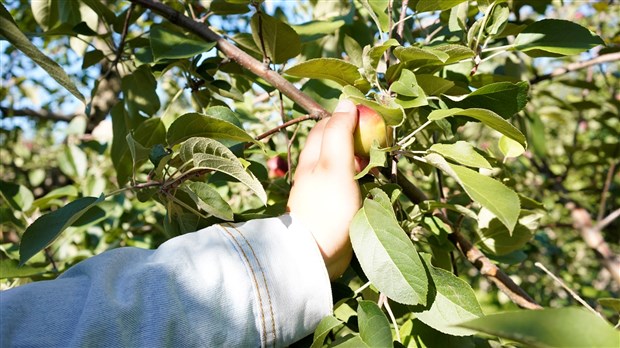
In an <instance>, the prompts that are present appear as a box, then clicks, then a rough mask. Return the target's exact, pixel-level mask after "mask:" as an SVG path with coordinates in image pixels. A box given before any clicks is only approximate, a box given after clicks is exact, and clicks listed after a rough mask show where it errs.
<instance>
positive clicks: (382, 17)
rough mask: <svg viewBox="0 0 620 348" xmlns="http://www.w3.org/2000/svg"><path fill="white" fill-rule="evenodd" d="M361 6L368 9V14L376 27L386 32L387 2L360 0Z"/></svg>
mask: <svg viewBox="0 0 620 348" xmlns="http://www.w3.org/2000/svg"><path fill="white" fill-rule="evenodd" d="M360 2H361V3H362V6H364V8H365V9H366V10H367V11H368V14H369V15H370V17H371V18H372V20H373V21H374V22H375V24H376V25H377V27H378V28H379V29H380V30H381V31H383V32H387V31H388V30H389V25H390V23H389V17H388V16H387V14H386V13H385V10H386V9H387V6H388V2H389V1H387V0H372V1H369V0H360Z"/></svg>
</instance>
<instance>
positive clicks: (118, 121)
mask: <svg viewBox="0 0 620 348" xmlns="http://www.w3.org/2000/svg"><path fill="white" fill-rule="evenodd" d="M110 114H111V115H112V126H113V134H114V138H113V140H112V149H111V157H112V163H113V164H114V168H115V169H116V177H117V181H118V185H119V186H122V185H124V184H125V183H126V182H127V180H129V178H130V177H131V175H132V173H133V169H134V166H135V167H136V168H137V167H138V166H139V165H140V164H142V163H143V162H144V161H145V160H146V159H148V156H149V154H150V149H151V147H153V146H155V145H157V144H163V143H164V142H165V141H166V136H165V133H166V128H165V126H164V124H163V122H162V121H161V119H160V118H156V117H153V118H150V119H148V120H146V121H144V122H142V123H140V124H139V125H138V126H137V127H136V128H135V130H134V131H133V133H130V130H131V129H130V128H129V126H128V123H130V117H129V115H127V113H126V112H125V110H124V108H123V105H122V103H118V104H117V105H115V106H114V107H113V108H112V111H111V112H110ZM128 136H130V140H129V141H130V142H128V139H127V137H128ZM130 146H131V147H130ZM138 149H139V150H140V151H139V152H140V154H139V155H138V153H137V151H136V150H138ZM132 151H134V154H133V155H132ZM134 159H135V160H136V161H134Z"/></svg>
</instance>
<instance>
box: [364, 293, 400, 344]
mask: <svg viewBox="0 0 620 348" xmlns="http://www.w3.org/2000/svg"><path fill="white" fill-rule="evenodd" d="M357 321H358V325H359V329H360V338H361V339H362V341H364V343H366V345H368V346H369V347H377V348H379V347H388V348H391V347H392V331H391V329H390V323H389V322H388V319H387V317H386V316H385V314H383V311H381V308H379V306H377V304H376V303H374V302H372V301H360V302H359V303H358V306H357Z"/></svg>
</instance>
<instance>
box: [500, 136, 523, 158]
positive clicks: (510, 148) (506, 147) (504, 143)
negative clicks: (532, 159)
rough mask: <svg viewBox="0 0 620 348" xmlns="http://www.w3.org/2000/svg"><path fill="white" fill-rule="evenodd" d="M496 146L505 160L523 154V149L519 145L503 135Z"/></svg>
mask: <svg viewBox="0 0 620 348" xmlns="http://www.w3.org/2000/svg"><path fill="white" fill-rule="evenodd" d="M497 145H498V147H499V150H500V151H501V152H502V153H503V154H504V156H505V157H506V158H512V157H519V156H521V155H522V154H523V153H524V152H525V148H524V147H523V146H521V144H519V143H518V142H516V141H514V140H512V139H510V138H508V137H507V136H505V135H502V137H501V138H499V142H498V144H497Z"/></svg>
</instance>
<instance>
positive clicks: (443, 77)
mask: <svg viewBox="0 0 620 348" xmlns="http://www.w3.org/2000/svg"><path fill="white" fill-rule="evenodd" d="M619 28H620V4H618V2H617V1H614V0H601V1H568V0H565V1H559V0H495V1H492V0H478V1H474V0H471V1H466V0H442V1H438V0H409V1H406V0H404V1H394V0H382V1H368V0H361V1H358V0H355V1H344V0H343V1H338V0H331V1H293V0H291V1H265V2H263V1H247V0H213V1H189V0H187V1H183V0H178V1H172V0H166V1H162V2H159V1H155V0H130V1H98V0H70V1H69V0H64V1H63V0H46V1H38V0H32V1H19V0H17V1H16V0H7V1H3V2H2V6H0V54H1V56H0V60H1V67H0V68H1V71H0V73H1V75H2V84H1V86H0V110H1V115H2V118H1V119H0V144H1V145H2V146H1V149H0V169H1V172H0V179H1V181H0V195H1V198H2V205H1V207H0V222H1V225H0V226H1V227H0V228H1V231H2V243H1V245H0V262H1V263H0V271H1V272H0V276H1V278H2V279H1V287H2V289H7V288H11V287H15V286H19V285H21V284H25V283H28V282H32V281H40V280H46V279H53V278H55V277H57V276H58V275H59V274H61V273H62V272H63V271H65V270H66V269H67V268H68V267H70V266H71V265H74V264H76V263H78V262H80V261H81V260H84V259H86V258H88V257H92V256H94V255H96V254H99V253H101V252H103V251H105V250H108V249H111V248H116V247H122V246H136V247H143V248H155V247H157V246H158V245H159V244H161V243H162V242H164V241H166V240H167V239H169V238H172V237H174V236H177V235H180V234H183V233H186V232H190V231H195V230H197V229H199V228H202V227H205V226H208V225H211V224H214V223H218V222H221V221H244V220H248V219H253V218H259V217H266V216H276V215H279V214H282V213H283V212H284V210H285V203H286V199H287V194H288V191H289V189H290V184H291V182H290V181H291V176H290V175H288V174H285V173H286V170H287V168H291V171H294V169H295V164H296V160H297V157H298V154H299V151H300V148H301V146H302V145H303V143H304V139H305V136H306V135H307V133H308V131H309V129H311V127H312V125H313V124H314V123H315V120H317V119H320V118H322V117H325V116H326V115H329V112H330V111H332V110H333V108H334V107H335V105H336V103H337V101H338V99H339V98H349V99H351V100H353V101H354V102H356V103H358V104H364V105H366V106H368V107H370V108H372V109H375V110H376V111H378V112H379V113H380V114H381V115H382V116H383V117H384V120H385V122H386V123H387V124H389V125H390V126H392V132H393V134H392V139H393V141H392V142H391V143H390V144H388V146H387V147H383V148H379V147H378V146H376V145H375V146H374V147H373V149H372V150H371V154H370V165H369V166H368V168H366V169H365V170H363V171H362V172H361V173H360V174H359V175H358V176H359V182H360V185H361V186H362V191H363V195H364V197H365V199H364V204H363V207H362V209H361V210H360V211H359V212H358V214H357V215H356V217H355V219H354V221H353V224H352V226H351V231H350V233H351V239H352V243H353V247H354V251H355V259H354V261H353V263H352V265H351V267H350V269H349V270H348V271H347V272H346V273H345V275H344V276H343V277H342V278H341V279H339V280H338V281H337V282H335V283H334V284H333V292H334V302H335V313H334V316H330V317H327V318H325V319H324V320H323V321H322V322H321V324H320V325H319V327H318V328H317V331H316V332H315V334H314V335H313V336H309V337H307V338H306V339H304V340H302V341H300V342H298V343H297V344H296V345H298V346H310V345H312V346H313V347H320V346H323V345H328V346H336V345H339V346H355V347H360V346H370V347H382V346H397V347H401V346H406V347H474V346H480V347H500V346H540V347H549V346H552V347H556V346H588V347H595V346H596V347H608V346H611V347H617V346H618V344H619V343H620V335H619V334H618V331H617V330H614V326H616V329H617V327H618V322H619V314H618V313H619V311H620V300H619V299H618V295H619V293H620V259H619V258H618V254H619V251H620V245H619V240H620V219H619V218H618V217H619V216H620V180H619V175H618V169H619V168H618V167H619V162H620V142H619V139H620V117H619V112H620V91H619V87H620V72H619V71H618V65H619V64H618V62H619V61H620V30H619ZM274 157H280V158H282V160H279V161H277V160H274V159H273V158H274ZM270 159H272V160H271V161H270ZM371 168H376V169H372V170H371ZM326 199H329V197H326ZM543 308H544V309H543Z"/></svg>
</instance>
